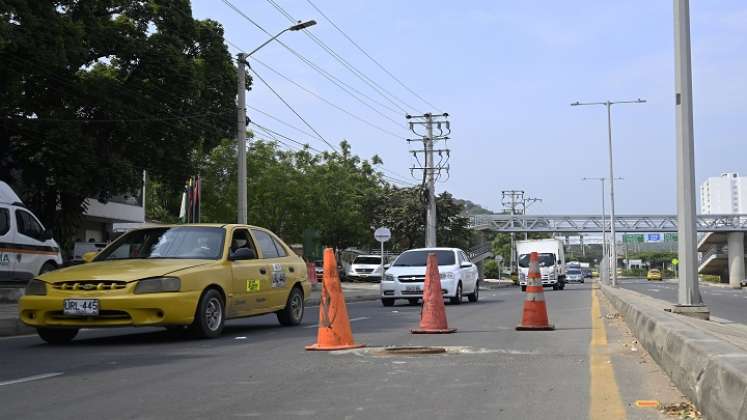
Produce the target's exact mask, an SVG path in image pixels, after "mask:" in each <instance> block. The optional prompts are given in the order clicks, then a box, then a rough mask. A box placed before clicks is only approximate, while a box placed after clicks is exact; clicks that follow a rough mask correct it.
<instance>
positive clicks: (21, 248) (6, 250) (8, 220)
mask: <svg viewBox="0 0 747 420" xmlns="http://www.w3.org/2000/svg"><path fill="white" fill-rule="evenodd" d="M60 265H62V255H61V254H60V247H59V246H58V245H57V242H55V240H54V239H52V233H51V232H50V231H49V230H47V229H45V228H44V226H43V225H42V224H41V222H40V221H39V219H37V218H36V216H35V215H34V213H32V212H31V211H29V210H28V209H26V207H24V205H23V203H22V202H21V199H20V198H19V197H18V195H16V193H15V192H14V191H13V189H12V188H10V186H9V185H8V184H6V183H5V182H3V181H0V283H6V284H7V283H19V282H27V281H28V280H31V279H32V278H34V277H36V276H38V275H39V274H41V273H45V272H47V271H52V270H54V269H56V268H57V267H59V266H60Z"/></svg>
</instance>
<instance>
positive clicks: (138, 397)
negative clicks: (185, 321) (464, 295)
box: [0, 283, 676, 419]
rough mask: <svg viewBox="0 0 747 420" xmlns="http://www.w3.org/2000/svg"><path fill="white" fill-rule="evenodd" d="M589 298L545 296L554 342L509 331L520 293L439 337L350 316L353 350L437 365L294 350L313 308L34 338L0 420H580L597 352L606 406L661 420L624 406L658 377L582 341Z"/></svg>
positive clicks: (633, 356)
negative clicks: (386, 351) (212, 323)
mask: <svg viewBox="0 0 747 420" xmlns="http://www.w3.org/2000/svg"><path fill="white" fill-rule="evenodd" d="M591 287H592V286H591V285H590V284H589V283H586V284H583V285H571V286H569V287H568V288H567V289H566V290H564V291H552V290H549V289H548V290H546V292H545V296H546V299H547V302H548V306H549V313H550V318H551V321H552V322H554V323H555V325H556V326H557V329H556V330H555V331H551V332H518V331H515V330H514V327H515V326H516V324H517V323H518V322H519V320H520V317H521V308H522V304H523V298H524V297H523V296H524V295H523V294H522V293H521V292H520V291H519V289H518V288H509V289H499V290H485V291H484V292H483V293H482V294H481V301H480V303H478V304H467V303H465V304H463V305H460V306H453V305H447V307H446V308H447V314H448V318H449V324H450V326H453V327H456V328H458V332H457V333H455V334H450V335H412V334H410V333H409V328H412V327H415V326H417V323H418V319H419V307H418V306H407V305H404V304H398V305H397V306H395V307H393V308H384V307H382V306H381V305H380V303H379V302H360V303H351V304H348V311H349V314H350V318H351V321H352V328H353V333H354V336H355V338H356V341H358V342H360V343H365V344H367V345H368V346H369V347H377V346H392V345H398V346H405V345H424V346H462V347H458V348H457V347H454V348H451V347H450V350H451V351H450V352H449V353H447V354H441V355H427V356H425V355H420V356H397V357H391V356H381V355H377V351H376V349H372V350H369V351H363V350H361V351H353V352H342V353H339V352H338V353H326V352H307V351H304V345H307V344H310V343H312V342H314V341H315V338H316V329H315V322H316V319H317V315H318V313H317V312H318V309H317V308H310V309H309V310H308V311H307V314H306V316H307V317H306V321H305V322H304V324H303V325H302V326H299V327H280V326H279V325H278V324H277V322H276V320H275V317H274V316H264V317H257V318H250V319H245V320H239V321H232V322H230V323H229V324H228V325H227V328H226V331H225V333H224V335H223V336H222V337H221V338H218V339H214V340H188V339H183V338H176V337H173V336H172V335H170V334H168V333H166V332H164V331H163V330H158V329H122V330H105V331H100V330H99V331H82V332H81V334H80V335H79V336H78V339H76V340H75V341H74V342H73V343H72V344H71V345H68V346H49V345H46V344H43V342H42V341H41V340H40V339H38V338H37V337H35V336H28V337H14V338H5V339H0V407H2V417H3V418H24V419H32V418H40V419H49V418H55V419H63V418H70V419H72V418H117V419H120V418H122V419H124V418H137V419H150V418H154V419H155V418H158V419H163V418H175V419H176V418H178V419H185V418H241V417H250V418H266V419H284V418H303V417H306V418H319V419H343V418H346V419H381V418H396V419H408V418H410V419H421V418H460V419H488V418H489V419H495V418H501V419H503V418H505V419H520V418H521V419H535V418H537V419H540V418H552V419H584V418H589V417H590V407H591V401H592V400H593V399H594V398H595V395H597V394H596V393H592V392H591V389H590V382H591V381H592V380H593V379H590V378H597V379H595V380H596V381H599V380H600V379H599V377H597V376H595V375H597V374H596V373H595V372H596V371H595V369H594V368H593V367H592V366H591V365H590V360H592V359H590V352H591V350H590V349H591V348H596V349H597V350H595V351H596V352H597V353H595V354H596V355H597V356H596V357H603V359H598V360H600V361H599V362H598V364H600V365H601V367H602V368H604V367H605V366H610V363H611V364H613V365H614V372H615V373H616V374H617V381H614V380H610V379H604V377H601V378H602V379H603V381H602V382H596V383H597V384H599V383H601V384H602V385H605V386H607V387H609V386H610V385H612V388H615V386H614V385H615V384H616V383H619V384H620V390H619V391H615V393H614V394H613V396H615V395H618V396H619V397H620V398H621V399H622V401H623V403H624V404H625V407H626V410H629V415H628V418H646V419H648V418H656V419H658V418H661V417H660V416H659V414H658V413H657V412H656V411H655V410H654V411H652V410H651V409H648V411H645V410H641V409H638V408H635V407H633V408H631V406H632V404H633V401H634V400H635V399H639V398H644V399H645V398H646V397H649V398H651V397H654V396H658V397H659V398H674V397H672V395H673V394H672V391H671V386H670V385H669V384H668V381H667V380H666V378H665V377H663V375H662V374H661V373H660V371H658V368H656V366H655V365H653V364H652V363H651V362H650V361H649V364H648V365H646V364H644V363H646V361H645V360H642V359H641V357H642V356H643V355H642V354H641V351H638V352H637V353H631V352H630V351H629V350H628V347H627V346H628V342H630V340H632V338H631V337H629V333H624V332H623V331H622V330H615V329H614V328H619V325H618V326H617V327H615V326H614V325H608V327H607V328H608V331H611V332H610V333H609V336H610V340H611V341H610V343H609V345H608V344H607V342H606V340H604V342H602V341H600V340H596V344H594V343H593V342H592V340H591V337H592V327H593V325H597V324H598V323H600V322H607V321H606V318H604V317H600V316H598V315H597V316H596V317H594V318H595V319H596V321H595V320H593V319H592V315H591V314H592V312H591V308H592V291H591ZM465 302H466V300H465ZM597 307H599V305H597ZM602 313H604V311H603V312H602ZM600 320H601V321H600ZM610 322H612V321H610ZM595 323H597V324H595ZM620 325H622V324H620ZM594 328H598V325H597V327H594ZM595 331H599V330H598V329H597V330H595ZM601 331H602V336H604V333H603V331H604V329H602V330H601ZM626 334H627V335H626ZM590 343H591V345H590ZM595 346H596V347H595ZM608 346H609V349H608V348H607V347H608ZM457 349H458V351H457ZM600 355H601V356H600ZM607 358H609V359H610V360H611V361H608V362H605V361H604V360H607ZM598 367H599V366H598ZM607 369H608V368H607ZM657 372H658V373H657ZM662 378H663V379H662ZM667 390H669V391H670V393H669V394H667V393H666V392H664V391H667ZM662 392H664V394H662ZM657 393H658V394H657ZM675 394H676V393H675ZM662 395H663V396H662ZM600 404H601V405H602V406H604V404H606V402H605V401H602V402H601V403H600V402H599V401H598V402H597V403H596V405H597V407H599V406H600ZM630 410H632V411H630ZM600 418H601V417H600ZM607 418H609V417H607Z"/></svg>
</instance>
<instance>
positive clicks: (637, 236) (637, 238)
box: [623, 233, 643, 244]
mask: <svg viewBox="0 0 747 420" xmlns="http://www.w3.org/2000/svg"><path fill="white" fill-rule="evenodd" d="M623 242H624V243H626V244H641V243H643V234H641V233H626V234H624V235H623Z"/></svg>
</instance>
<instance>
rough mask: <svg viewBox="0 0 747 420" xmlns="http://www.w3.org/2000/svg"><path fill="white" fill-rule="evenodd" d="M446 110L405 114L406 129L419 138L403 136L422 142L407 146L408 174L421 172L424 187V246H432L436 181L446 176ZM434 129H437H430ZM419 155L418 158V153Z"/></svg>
mask: <svg viewBox="0 0 747 420" xmlns="http://www.w3.org/2000/svg"><path fill="white" fill-rule="evenodd" d="M448 117H449V114H447V113H445V112H444V113H443V114H441V115H433V114H431V113H427V114H423V115H409V114H408V115H407V116H406V118H407V119H408V120H410V131H412V132H413V133H414V134H415V135H417V136H420V137H422V138H419V139H407V143H408V144H409V143H412V142H423V149H422V150H420V149H416V150H411V151H410V153H412V155H413V157H414V158H415V162H417V165H413V166H412V167H410V174H412V176H413V177H414V176H415V171H422V172H423V181H422V182H423V187H424V189H425V206H426V207H425V209H426V211H425V246H426V247H427V248H432V247H435V246H436V220H437V219H436V186H435V184H436V181H438V180H441V177H442V176H443V175H444V174H445V175H446V179H444V180H443V181H444V182H445V181H446V180H448V177H449V158H450V151H449V149H447V148H446V141H447V140H449V134H451V127H450V125H449V121H448V120H447V118H448ZM415 126H424V127H425V133H418V132H417V130H416V129H415ZM434 129H435V130H437V131H438V133H437V134H435V133H434ZM436 154H437V155H438V157H439V160H438V162H436V161H435V155H436ZM421 155H422V156H423V161H422V162H421V160H420V156H421Z"/></svg>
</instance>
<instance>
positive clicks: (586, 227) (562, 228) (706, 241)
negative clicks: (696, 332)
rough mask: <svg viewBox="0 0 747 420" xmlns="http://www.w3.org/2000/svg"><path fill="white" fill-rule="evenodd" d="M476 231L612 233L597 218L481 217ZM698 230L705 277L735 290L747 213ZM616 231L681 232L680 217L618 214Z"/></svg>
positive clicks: (710, 220)
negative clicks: (725, 280) (710, 276)
mask: <svg viewBox="0 0 747 420" xmlns="http://www.w3.org/2000/svg"><path fill="white" fill-rule="evenodd" d="M469 227H470V228H471V229H474V230H481V231H486V230H487V231H494V232H499V233H523V232H547V233H566V234H568V233H598V232H603V231H604V232H610V231H611V229H610V227H611V223H610V219H609V218H603V217H602V216H599V215H595V216H590V215H551V216H545V215H511V214H498V215H479V216H472V217H470V219H469ZM695 228H696V230H697V231H698V232H701V233H703V235H702V237H701V238H700V241H699V242H698V252H700V253H701V255H702V258H701V261H700V265H699V267H698V272H699V273H701V274H713V275H718V276H721V277H722V278H724V277H728V278H729V283H730V284H731V286H732V287H739V285H740V283H741V282H742V281H743V280H744V279H745V268H744V267H745V261H744V260H745V259H744V249H745V243H744V238H745V235H744V233H745V232H746V231H747V214H700V215H697V216H696V219H695ZM615 232H619V233H631V232H637V233H644V232H677V216H676V215H651V214H648V215H620V216H618V215H616V216H615Z"/></svg>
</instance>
